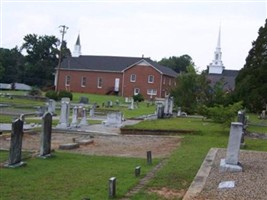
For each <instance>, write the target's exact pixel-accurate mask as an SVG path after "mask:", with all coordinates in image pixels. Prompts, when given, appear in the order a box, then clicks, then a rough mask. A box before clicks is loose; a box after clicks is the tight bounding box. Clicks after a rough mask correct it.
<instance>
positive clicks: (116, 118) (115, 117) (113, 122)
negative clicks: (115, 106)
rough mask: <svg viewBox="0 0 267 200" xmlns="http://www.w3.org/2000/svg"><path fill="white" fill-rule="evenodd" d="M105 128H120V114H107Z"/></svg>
mask: <svg viewBox="0 0 267 200" xmlns="http://www.w3.org/2000/svg"><path fill="white" fill-rule="evenodd" d="M105 125H106V126H113V127H120V126H121V125H122V113H121V112H110V113H108V114H107V120H106V123H105Z"/></svg>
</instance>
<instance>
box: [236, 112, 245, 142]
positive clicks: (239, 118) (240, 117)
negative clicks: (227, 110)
mask: <svg viewBox="0 0 267 200" xmlns="http://www.w3.org/2000/svg"><path fill="white" fill-rule="evenodd" d="M237 121H238V122H240V123H242V124H243V127H242V136H241V147H244V146H245V131H246V116H245V112H244V111H242V110H239V111H238V113H237Z"/></svg>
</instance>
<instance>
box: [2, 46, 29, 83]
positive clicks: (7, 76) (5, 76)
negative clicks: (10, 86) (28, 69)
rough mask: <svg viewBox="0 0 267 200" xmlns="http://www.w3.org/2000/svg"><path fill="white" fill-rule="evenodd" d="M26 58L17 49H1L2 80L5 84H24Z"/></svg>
mask: <svg viewBox="0 0 267 200" xmlns="http://www.w3.org/2000/svg"><path fill="white" fill-rule="evenodd" d="M24 62H25V59H24V56H23V55H22V54H21V53H20V51H19V50H18V48H17V47H15V48H13V49H10V50H9V49H4V48H0V78H1V82H3V83H14V82H23V79H24Z"/></svg>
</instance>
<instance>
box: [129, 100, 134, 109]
mask: <svg viewBox="0 0 267 200" xmlns="http://www.w3.org/2000/svg"><path fill="white" fill-rule="evenodd" d="M133 109H134V99H131V104H130V105H129V110H133Z"/></svg>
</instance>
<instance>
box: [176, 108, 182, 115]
mask: <svg viewBox="0 0 267 200" xmlns="http://www.w3.org/2000/svg"><path fill="white" fill-rule="evenodd" d="M181 113H182V110H181V107H178V108H177V117H180V116H181Z"/></svg>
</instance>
